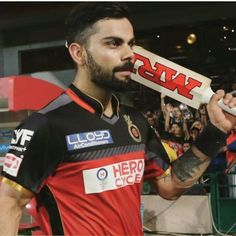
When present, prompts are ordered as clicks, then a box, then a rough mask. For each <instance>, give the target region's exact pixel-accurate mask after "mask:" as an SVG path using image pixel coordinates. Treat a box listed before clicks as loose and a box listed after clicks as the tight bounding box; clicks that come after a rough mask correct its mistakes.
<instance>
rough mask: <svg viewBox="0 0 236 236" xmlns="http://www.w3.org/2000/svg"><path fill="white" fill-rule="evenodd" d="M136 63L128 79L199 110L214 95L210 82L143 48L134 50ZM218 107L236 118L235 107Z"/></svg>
mask: <svg viewBox="0 0 236 236" xmlns="http://www.w3.org/2000/svg"><path fill="white" fill-rule="evenodd" d="M133 50H134V54H135V62H134V69H133V73H131V79H132V80H134V81H136V82H138V83H140V84H143V85H144V86H147V87H149V88H151V89H154V90H156V91H158V92H160V93H164V94H165V95H167V96H169V97H171V98H173V99H175V100H177V101H179V102H181V103H184V104H186V105H188V106H191V107H193V108H195V109H198V108H199V106H200V105H201V104H202V103H208V102H209V100H210V98H211V96H212V95H213V94H214V92H213V91H212V89H211V79H209V78H207V77H205V76H203V75H201V74H199V73H196V72H194V71H191V70H189V69H187V68H185V67H183V66H180V65H178V64H176V63H174V62H172V61H170V60H167V59H165V58H163V57H160V56H158V55H156V54H154V53H151V52H149V51H147V50H145V49H143V48H142V47H139V46H134V47H133ZM219 106H220V107H221V108H222V109H223V110H224V111H226V112H228V113H230V114H232V115H236V108H229V107H228V106H225V105H224V103H223V101H222V100H220V101H219Z"/></svg>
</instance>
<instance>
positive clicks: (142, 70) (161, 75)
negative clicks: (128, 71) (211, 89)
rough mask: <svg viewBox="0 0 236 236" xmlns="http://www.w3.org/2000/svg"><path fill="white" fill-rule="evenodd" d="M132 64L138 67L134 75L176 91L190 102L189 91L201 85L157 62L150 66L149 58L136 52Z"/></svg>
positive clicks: (191, 96) (134, 70) (190, 95)
mask: <svg viewBox="0 0 236 236" xmlns="http://www.w3.org/2000/svg"><path fill="white" fill-rule="evenodd" d="M137 62H138V63H137ZM134 64H138V65H139V66H138V68H137V69H136V68H134V69H133V73H134V74H136V75H139V76H141V77H143V78H145V79H147V80H149V81H152V82H153V83H155V84H158V85H160V86H161V87H163V88H166V89H168V90H170V91H175V90H176V91H177V93H178V94H179V95H181V96H184V97H185V98H187V99H190V100H191V99H192V98H193V95H192V94H191V91H192V90H193V89H194V88H196V87H201V85H202V82H200V81H198V80H196V79H194V78H191V77H189V76H186V75H185V74H184V73H178V72H177V70H175V69H173V68H170V67H168V66H166V65H164V64H161V63H158V61H156V62H155V63H154V65H152V64H151V61H150V59H149V58H147V57H145V56H143V55H141V54H139V53H137V52H135V61H134Z"/></svg>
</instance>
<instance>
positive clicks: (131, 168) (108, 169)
mask: <svg viewBox="0 0 236 236" xmlns="http://www.w3.org/2000/svg"><path fill="white" fill-rule="evenodd" d="M143 172H144V160H143V159H135V160H130V161H124V162H119V163H115V164H112V165H106V166H103V167H100V168H94V169H89V170H84V171H83V179H84V186H85V193H87V194H91V193H100V192H104V191H108V190H114V189H118V188H122V187H125V186H127V185H133V184H135V183H140V182H141V180H142V177H143Z"/></svg>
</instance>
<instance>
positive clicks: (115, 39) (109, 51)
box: [86, 18, 134, 90]
mask: <svg viewBox="0 0 236 236" xmlns="http://www.w3.org/2000/svg"><path fill="white" fill-rule="evenodd" d="M94 27H95V29H96V33H95V34H93V35H91V36H90V38H89V40H88V43H87V45H88V46H87V47H86V52H87V68H88V72H89V74H90V77H91V80H92V81H93V82H94V83H96V84H97V85H98V86H100V87H102V88H105V89H112V90H122V89H125V88H127V85H128V82H129V81H130V74H131V71H132V69H133V63H132V62H133V57H134V54H133V51H132V46H133V44H134V34H133V27H132V25H131V24H130V22H129V21H128V20H127V19H126V18H122V19H103V20H100V21H98V22H97V23H96V24H95V25H94Z"/></svg>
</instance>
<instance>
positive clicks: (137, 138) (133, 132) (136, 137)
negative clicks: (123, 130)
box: [124, 115, 141, 143]
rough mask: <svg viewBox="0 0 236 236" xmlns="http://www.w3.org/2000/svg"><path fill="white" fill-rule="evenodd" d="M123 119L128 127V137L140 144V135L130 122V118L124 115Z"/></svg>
mask: <svg viewBox="0 0 236 236" xmlns="http://www.w3.org/2000/svg"><path fill="white" fill-rule="evenodd" d="M124 119H125V121H126V123H127V125H128V131H129V134H130V136H131V137H132V138H133V140H134V141H136V142H138V143H140V142H141V134H140V131H139V129H138V127H137V126H136V125H134V124H133V122H132V121H131V120H130V117H129V116H127V115H124Z"/></svg>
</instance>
